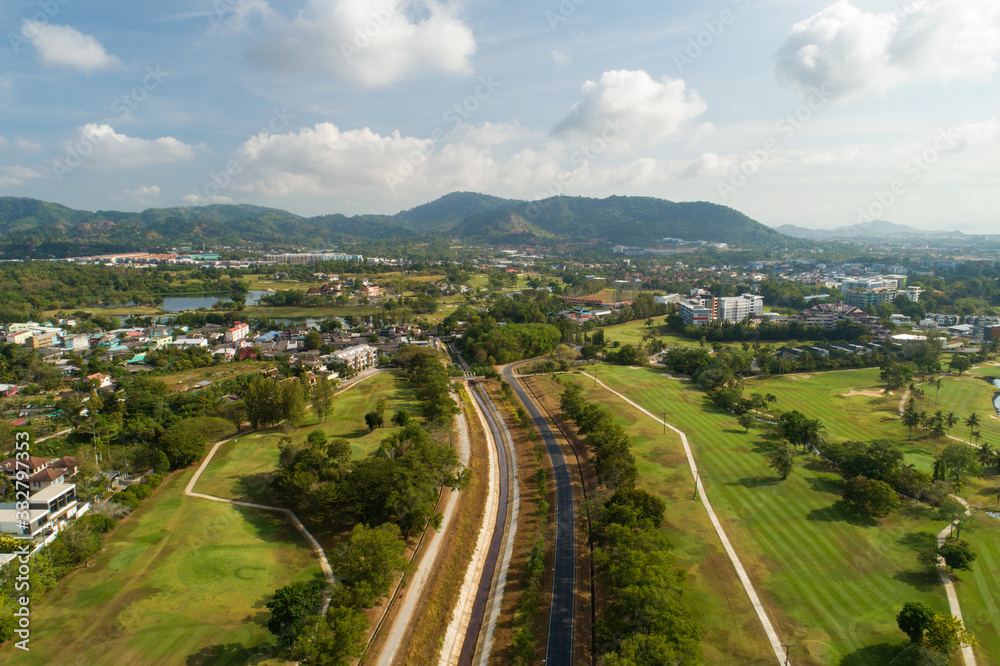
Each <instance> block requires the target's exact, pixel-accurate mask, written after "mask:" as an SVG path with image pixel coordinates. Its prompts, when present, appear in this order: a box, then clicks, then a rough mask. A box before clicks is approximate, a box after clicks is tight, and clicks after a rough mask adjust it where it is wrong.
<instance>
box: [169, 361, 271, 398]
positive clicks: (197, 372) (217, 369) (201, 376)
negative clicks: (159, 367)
mask: <svg viewBox="0 0 1000 666" xmlns="http://www.w3.org/2000/svg"><path fill="white" fill-rule="evenodd" d="M273 367H274V362H273V361H272V362H265V361H241V362H239V363H228V364H225V365H211V366H207V367H204V368H195V369H193V370H183V371H181V372H172V373H169V374H165V375H157V376H156V377H155V379H158V380H160V381H161V382H163V383H164V384H166V385H167V387H168V388H169V389H170V391H171V392H172V393H177V392H179V391H187V390H189V389H191V388H193V387H194V385H195V384H197V383H198V382H204V381H209V382H217V381H221V380H224V379H229V378H230V377H235V376H236V375H242V374H245V373H248V372H259V371H261V370H266V369H269V368H273Z"/></svg>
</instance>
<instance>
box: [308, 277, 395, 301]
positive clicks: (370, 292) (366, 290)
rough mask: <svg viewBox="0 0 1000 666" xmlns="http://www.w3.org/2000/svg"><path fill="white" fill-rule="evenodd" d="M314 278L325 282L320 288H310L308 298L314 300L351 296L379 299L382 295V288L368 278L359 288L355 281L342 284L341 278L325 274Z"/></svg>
mask: <svg viewBox="0 0 1000 666" xmlns="http://www.w3.org/2000/svg"><path fill="white" fill-rule="evenodd" d="M313 278H314V279H316V280H320V281H322V282H323V284H321V285H320V286H318V287H310V288H309V290H308V291H307V292H306V296H308V297H310V298H314V297H317V296H332V297H334V298H336V297H337V296H349V297H354V298H359V299H360V298H369V299H370V298H377V297H379V296H381V295H382V293H383V292H382V287H380V286H379V285H377V284H375V283H374V282H372V281H371V280H368V279H367V278H365V279H363V280H362V281H361V285H360V286H358V285H356V284H355V283H354V281H350V282H341V281H340V276H338V275H328V274H325V273H313Z"/></svg>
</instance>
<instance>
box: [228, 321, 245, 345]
mask: <svg viewBox="0 0 1000 666" xmlns="http://www.w3.org/2000/svg"><path fill="white" fill-rule="evenodd" d="M248 335H250V326H249V324H244V323H242V322H239V321H237V322H234V323H233V327H232V328H231V329H229V330H228V331H226V342H239V341H241V340H244V339H246V337H247V336H248Z"/></svg>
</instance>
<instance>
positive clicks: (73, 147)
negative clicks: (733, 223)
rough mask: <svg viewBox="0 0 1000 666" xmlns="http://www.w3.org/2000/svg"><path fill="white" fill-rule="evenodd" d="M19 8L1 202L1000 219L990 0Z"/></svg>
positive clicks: (11, 22) (0, 14) (990, 223)
mask: <svg viewBox="0 0 1000 666" xmlns="http://www.w3.org/2000/svg"><path fill="white" fill-rule="evenodd" d="M0 22H2V25H3V26H4V28H5V30H4V33H5V37H6V39H5V41H6V44H4V45H3V46H2V47H0V48H4V49H6V51H5V57H4V58H3V60H2V63H3V64H2V66H0V109H2V113H3V117H4V124H3V126H2V127H0V195H4V196H25V197H34V198H38V199H44V200H46V201H54V202H58V203H61V204H63V205H67V206H71V207H74V208H81V209H88V210H101V209H105V210H110V209H114V210H141V209H144V208H148V207H171V206H182V205H199V204H206V203H218V202H222V203H250V204H254V205H262V206H271V207H275V208H282V209H285V210H288V211H290V212H293V213H297V214H301V215H317V214H323V213H334V212H342V213H345V214H348V215H351V214H359V213H366V212H376V213H389V214H392V213H396V212H398V211H400V210H404V209H407V208H411V207H413V206H417V205H420V204H422V203H426V202H428V201H432V200H434V199H436V198H437V197H439V196H442V195H444V194H447V193H449V192H452V191H456V190H468V191H476V192H482V193H485V194H492V195H495V196H502V197H510V198H520V199H535V198H542V197H547V196H551V195H554V194H559V193H562V194H567V195H572V196H591V197H598V198H603V197H606V196H609V195H612V194H617V195H629V196H633V195H635V196H640V195H641V196H656V197H660V198H664V199H670V200H674V201H711V202H713V203H718V204H724V205H729V206H732V207H733V208H736V209H737V210H740V211H741V212H743V213H745V214H747V215H749V216H750V217H752V218H754V219H756V220H758V221H760V222H762V223H764V224H767V225H768V226H772V227H777V226H781V225H782V224H793V225H796V226H801V227H807V228H832V227H839V226H847V225H851V224H855V223H857V222H859V221H868V220H876V219H884V220H888V221H890V222H894V223H897V224H907V225H911V226H913V227H916V228H920V229H934V230H943V231H951V230H958V231H963V232H966V233H989V232H993V233H1000V215H998V214H997V213H996V211H997V210H1000V206H998V204H1000V187H998V186H1000V151H998V150H997V148H998V143H1000V137H998V135H1000V118H998V116H1000V112H998V111H997V109H998V108H1000V89H998V86H997V72H996V70H997V67H998V62H1000V6H997V5H996V4H995V3H993V2H989V1H988V0H921V1H919V2H910V3H908V2H901V3H893V2H888V1H885V2H875V1H871V2H866V1H863V0H838V1H835V2H834V1H831V0H822V1H815V2H814V1H809V0H802V1H799V2H795V3H791V2H788V1H787V0H719V1H718V2H715V3H709V4H700V5H690V4H689V3H679V2H666V3H663V2H652V1H651V0H643V1H638V0H635V1H633V2H626V3H617V4H610V3H600V2H595V1H594V0H563V1H562V2H555V1H553V2H543V3H533V2H527V1H523V0H515V1H514V2H509V3H499V2H481V1H479V2H472V1H468V2H455V1H452V2H436V3H427V2H425V1H423V0H330V1H322V0H178V1H177V2H173V3H170V4H169V5H164V6H157V7H147V6H144V5H141V4H137V3H128V2H124V0H108V1H106V2H102V3H100V4H99V5H94V4H91V3H88V4H85V3H74V2H52V3H40V2H38V1H37V0H34V1H25V0H12V1H10V2H7V3H4V5H3V6H2V7H0Z"/></svg>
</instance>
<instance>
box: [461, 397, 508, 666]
mask: <svg viewBox="0 0 1000 666" xmlns="http://www.w3.org/2000/svg"><path fill="white" fill-rule="evenodd" d="M469 388H470V390H469V393H470V394H471V395H472V398H473V399H474V400H475V401H476V404H477V406H478V408H479V410H480V411H481V412H482V413H483V415H484V416H485V417H486V423H487V424H488V425H489V427H490V431H491V432H492V433H493V445H494V446H495V447H496V453H497V463H498V466H499V468H500V477H499V478H500V502H499V503H498V505H497V520H496V524H495V527H494V528H493V538H492V539H491V540H490V549H489V551H488V552H487V554H486V562H485V563H484V565H483V571H482V576H481V577H480V579H479V588H478V589H477V590H476V600H475V601H474V602H473V604H472V615H471V617H470V619H469V629H468V633H466V635H465V642H464V643H463V644H462V652H461V654H460V655H459V658H458V663H459V666H466V665H467V664H472V660H473V657H475V654H476V645H477V644H478V643H479V635H480V634H481V633H482V630H483V618H484V617H485V616H486V603H487V601H489V598H490V590H492V588H493V573H494V572H495V571H496V566H497V558H498V557H499V556H500V546H501V545H502V544H503V536H504V528H505V527H506V525H507V497H508V490H509V488H508V478H507V477H508V474H507V453H506V451H504V444H503V435H501V433H500V428H499V427H498V426H497V424H496V421H495V419H494V418H493V413H492V412H491V410H490V409H489V407H488V406H487V405H486V399H485V398H484V397H483V396H482V394H480V390H481V389H480V388H479V387H478V386H470V387H469Z"/></svg>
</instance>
